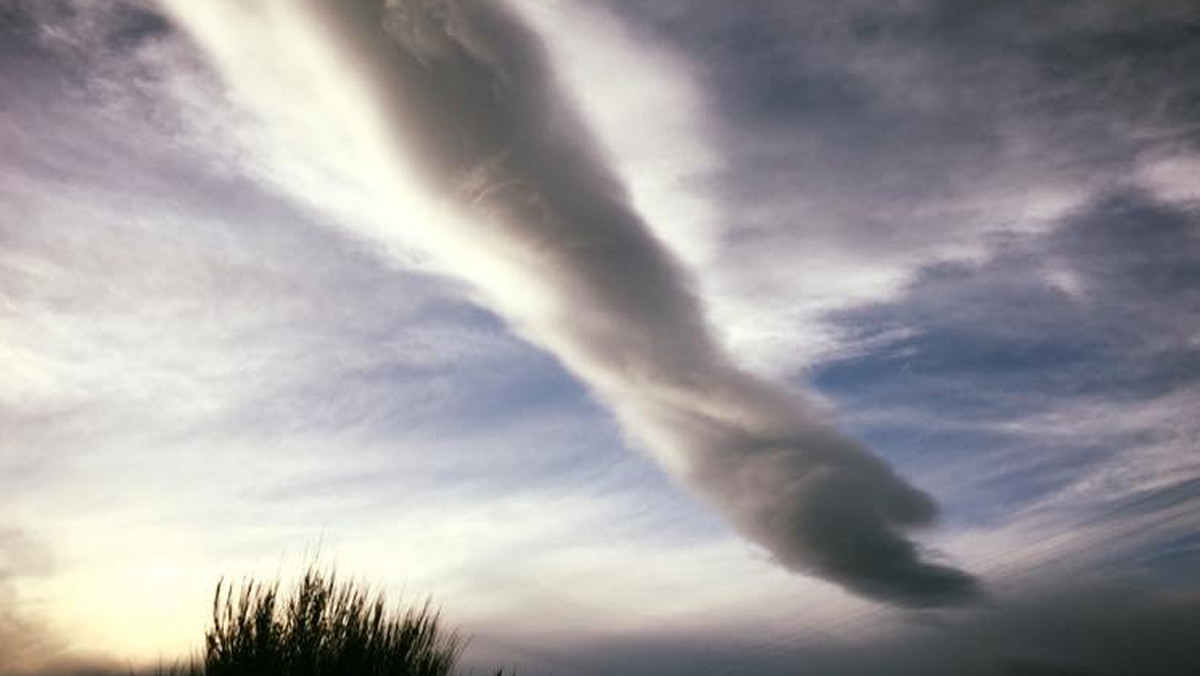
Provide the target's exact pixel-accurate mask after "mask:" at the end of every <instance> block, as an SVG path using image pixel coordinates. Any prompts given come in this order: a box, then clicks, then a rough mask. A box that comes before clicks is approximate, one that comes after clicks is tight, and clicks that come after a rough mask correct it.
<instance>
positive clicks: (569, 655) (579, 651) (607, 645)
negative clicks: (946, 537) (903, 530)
mask: <svg viewBox="0 0 1200 676" xmlns="http://www.w3.org/2000/svg"><path fill="white" fill-rule="evenodd" d="M1198 619H1200V597H1197V596H1196V595H1195V589H1194V587H1192V588H1190V589H1189V590H1182V589H1177V590H1174V591H1166V590H1163V589H1158V588H1155V587H1154V586H1153V585H1147V584H1146V580H1144V579H1142V580H1136V579H1123V580H1109V581H1106V582H1103V583H1094V582H1086V583H1082V582H1081V583H1077V584H1068V585H1061V586H1060V587H1059V588H1057V589H1055V590H1052V591H1049V592H1046V591H1041V592H1039V593H1038V594H1037V595H1036V596H1032V597H1029V596H1014V597H1012V598H1007V599H1000V600H996V601H995V602H993V603H989V604H984V605H982V606H977V607H975V608H973V609H970V610H951V611H931V612H927V613H917V614H908V615H906V616H899V615H886V616H885V615H879V614H877V613H874V612H871V611H867V612H863V613H860V614H859V615H858V616H857V617H852V618H850V619H849V620H847V621H845V622H842V623H840V625H835V626H834V627H832V628H829V629H825V630H820V629H813V628H810V627H806V626H800V627H795V628H793V629H792V630H790V631H785V632H783V633H782V635H773V636H765V637H753V636H751V637H747V636H739V637H736V638H735V637H731V636H730V635H729V634H723V635H722V634H707V633H703V632H692V633H685V632H673V631H671V630H669V629H661V630H660V631H659V632H657V633H652V632H644V633H642V634H639V635H629V636H617V637H592V638H590V639H588V638H582V639H575V640H573V641H572V642H571V643H569V644H567V645H564V646H561V647H560V646H556V645H553V644H543V646H542V648H543V652H542V653H541V654H540V655H536V654H535V655H530V656H529V662H530V663H532V664H536V665H538V667H539V668H543V669H545V670H546V671H554V672H555V673H572V674H579V675H580V676H588V675H590V674H604V673H612V671H613V670H614V669H620V670H621V673H624V674H630V675H631V676H640V675H643V674H644V675H646V676H649V675H651V674H662V673H685V672H694V671H709V672H715V673H754V674H763V675H764V676H773V675H775V674H778V675H779V676H784V675H785V674H795V673H798V672H799V673H809V672H811V673H835V674H842V675H845V676H921V675H923V674H931V673H953V674H962V675H963V676H1009V675H1010V674H1011V675H1014V676H1017V675H1020V676H1051V675H1053V676H1085V675H1086V676H1138V675H1140V674H1147V673H1155V674H1164V676H1185V675H1186V674H1191V673H1193V672H1194V671H1195V670H1196V669H1197V667H1200V650H1197V648H1196V646H1195V642H1194V640H1193V638H1192V637H1193V636H1194V629H1193V627H1194V626H1195V623H1196V621H1197V620H1198ZM839 627H840V629H839ZM861 636H869V637H870V638H869V639H864V638H861ZM539 658H540V659H539Z"/></svg>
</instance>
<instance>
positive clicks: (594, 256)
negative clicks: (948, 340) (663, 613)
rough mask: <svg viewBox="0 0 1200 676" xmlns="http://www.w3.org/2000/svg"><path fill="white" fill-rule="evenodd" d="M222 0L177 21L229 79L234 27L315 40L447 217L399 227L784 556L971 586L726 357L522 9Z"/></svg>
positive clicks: (919, 503) (400, 1)
mask: <svg viewBox="0 0 1200 676" xmlns="http://www.w3.org/2000/svg"><path fill="white" fill-rule="evenodd" d="M206 4H207V3H206ZM223 4H225V5H227V6H225V7H223V8H222V9H220V10H213V9H212V8H211V7H209V8H196V7H195V6H194V5H195V3H184V2H182V1H181V2H178V3H173V8H172V9H173V10H174V13H175V15H176V17H177V18H179V19H180V20H181V22H182V23H183V25H185V26H187V27H188V28H189V29H191V31H192V33H193V34H194V35H195V36H196V37H197V40H198V42H200V43H201V44H202V45H205V46H206V47H208V48H209V49H210V50H211V51H212V53H213V54H214V57H215V59H216V60H217V61H218V62H219V63H220V64H221V66H222V68H223V69H224V71H225V72H226V73H227V74H229V75H231V77H234V78H236V77H238V73H239V68H240V67H241V64H238V63H235V62H234V58H235V55H237V54H238V50H237V49H232V48H230V47H229V42H230V37H229V35H226V33H227V32H228V33H234V32H236V30H235V29H232V28H231V22H232V23H236V22H243V21H254V20H257V21H262V22H267V23H271V22H276V23H278V22H292V23H293V24H294V25H296V26H301V27H304V30H307V31H308V33H306V34H307V35H308V36H309V37H311V38H312V39H313V40H316V41H319V42H323V43H324V44H323V45H318V46H317V47H311V46H306V49H309V48H313V49H318V51H320V50H327V52H326V53H327V55H333V56H334V57H335V58H336V59H337V62H336V63H335V65H334V66H333V67H332V68H329V67H328V66H326V67H323V68H324V69H313V70H312V71H311V72H310V73H309V75H310V76H311V77H312V78H313V82H316V81H318V80H320V78H325V79H326V81H333V80H337V79H339V78H345V79H347V80H354V81H355V82H358V83H359V84H360V85H361V86H360V87H358V88H357V89H353V91H354V92H357V93H358V94H360V95H361V96H362V100H359V101H350V102H349V103H347V104H346V106H345V108H346V109H350V108H353V107H354V106H357V105H363V106H370V107H372V109H373V111H374V112H373V114H374V119H375V120H376V121H377V124H374V125H373V128H372V129H371V130H369V131H368V132H366V137H365V138H367V139H368V141H369V142H371V143H374V144H376V145H377V146H379V147H380V148H381V149H382V151H383V152H384V153H385V154H384V156H385V157H386V160H387V161H388V162H389V163H392V164H394V165H396V166H402V167H405V169H404V170H399V171H397V174H396V175H406V174H407V175H411V176H414V177H415V180H416V182H418V183H420V184H423V185H422V191H423V192H426V193H428V194H431V195H433V196H435V197H436V198H437V199H438V200H442V201H444V202H447V203H449V204H450V205H451V207H449V209H451V210H452V212H453V213H452V214H449V215H446V214H444V215H445V217H444V218H441V219H433V220H431V221H429V222H423V223H419V224H415V223H408V224H405V223H396V224H395V226H394V227H396V228H410V229H411V228H419V229H424V230H432V229H441V230H443V231H445V234H446V237H445V238H442V239H439V238H438V237H433V238H425V241H426V244H427V245H429V242H433V244H432V245H431V248H432V249H433V251H432V253H433V254H434V255H435V256H437V257H438V258H439V259H441V260H442V262H443V263H444V264H445V265H446V267H447V268H449V269H450V270H451V271H452V272H454V273H455V274H458V275H460V276H462V277H464V278H466V279H467V280H469V281H470V282H472V283H473V284H474V285H476V286H477V287H478V288H479V290H480V293H481V294H482V295H483V296H484V298H485V299H486V302H488V303H489V304H490V305H492V306H493V307H495V308H496V309H498V310H499V311H500V312H501V313H502V314H503V315H504V316H505V317H507V318H508V320H509V321H510V322H512V324H513V326H514V327H515V328H516V329H517V330H518V331H519V332H521V333H522V334H523V335H524V336H526V337H527V338H528V339H530V340H531V341H532V342H534V343H536V344H539V345H541V346H543V347H545V348H546V349H548V350H549V351H551V352H552V353H553V354H555V355H556V356H557V357H558V358H559V359H560V360H561V361H562V362H563V363H564V364H565V365H566V366H567V367H568V368H569V369H570V370H571V371H572V372H573V373H575V374H576V375H577V376H579V377H580V378H581V379H582V380H584V381H585V382H586V383H588V385H589V386H590V387H591V388H592V389H593V390H594V392H595V393H596V394H597V395H598V396H599V397H600V398H601V399H603V400H604V401H605V402H607V403H608V404H609V405H610V406H611V407H612V409H613V410H614V411H615V413H616V415H617V416H618V418H619V419H620V420H621V422H622V423H623V425H624V426H625V427H626V429H627V430H629V431H630V432H631V433H632V434H633V435H634V436H635V437H637V438H638V440H639V441H640V442H641V443H642V444H644V445H645V446H647V447H649V448H650V449H652V451H653V452H654V453H655V455H656V457H657V458H658V459H659V460H660V462H661V464H662V465H663V466H664V467H665V468H666V469H667V470H668V471H670V472H671V473H672V475H674V476H675V477H677V478H678V479H679V480H680V481H681V482H683V483H684V484H685V485H687V486H688V487H690V488H691V489H692V490H694V491H695V492H696V493H697V494H698V495H700V496H701V497H702V498H704V499H705V500H707V501H708V502H710V503H711V504H713V505H714V506H715V507H716V508H717V509H718V510H719V511H720V512H721V513H722V514H723V515H724V516H725V517H726V518H727V519H728V520H729V521H730V522H731V523H732V524H733V525H734V527H736V528H737V529H738V530H739V531H740V532H741V533H742V534H744V535H745V536H746V537H748V538H749V539H751V540H753V541H755V542H757V543H759V544H761V545H762V546H764V547H766V549H767V550H769V551H770V552H771V554H772V555H773V556H774V558H775V559H776V560H778V562H779V563H781V564H782V565H784V566H786V567H788V568H790V569H792V570H795V571H800V572H805V573H813V574H816V575H820V576H822V577H824V578H826V579H828V580H831V581H833V582H836V583H838V584H840V585H842V586H844V587H846V588H848V589H851V590H853V591H856V592H858V593H861V594H866V595H869V596H873V597H876V598H880V599H886V600H890V601H894V602H898V603H903V604H912V605H926V604H934V603H942V602H948V601H954V600H961V599H964V598H968V597H970V596H971V595H973V594H974V593H975V591H976V588H975V587H976V585H975V582H974V580H973V579H972V578H971V577H970V576H969V575H967V574H965V573H963V572H961V571H959V570H956V569H954V568H952V567H950V566H947V565H942V564H938V563H932V562H928V561H925V560H922V557H921V554H920V552H919V550H918V548H917V546H916V545H915V544H914V543H913V542H912V541H910V540H909V539H908V538H907V536H906V532H907V531H908V530H909V529H911V528H914V527H919V526H925V525H928V524H930V523H931V522H932V521H933V520H934V519H935V517H936V514H937V508H936V505H935V504H934V502H933V501H932V500H931V498H930V497H929V496H928V495H926V494H925V493H923V492H921V491H920V490H918V489H916V488H914V487H913V486H911V485H909V484H907V483H906V482H905V481H904V480H903V479H901V478H900V477H899V476H897V475H896V474H895V473H894V472H893V471H892V470H891V469H890V468H889V467H888V466H887V465H886V464H885V463H884V462H883V461H881V460H879V459H878V458H876V457H874V456H872V455H871V454H870V453H869V452H868V451H867V450H866V449H864V448H863V447H862V446H861V445H859V444H857V443H855V442H854V441H852V440H850V439H848V438H846V437H844V436H842V435H841V434H839V433H838V432H837V431H836V430H835V429H833V428H832V427H831V426H830V424H828V422H826V421H825V420H823V419H822V417H821V415H820V414H819V413H818V412H817V411H816V410H815V409H814V408H813V407H812V406H811V405H809V404H806V403H805V402H803V401H798V400H797V399H796V398H795V397H794V396H793V395H792V394H791V393H789V392H786V391H785V390H784V389H782V388H780V387H776V386H775V385H773V384H771V383H768V382H764V381H763V380H761V379H759V378H756V377H754V376H751V375H749V374H748V373H747V372H745V371H744V370H742V369H739V367H738V366H737V365H736V364H735V363H734V361H733V360H732V359H731V358H730V356H729V355H728V354H727V353H726V352H725V351H724V350H723V348H722V347H721V345H719V344H718V342H717V340H716V339H715V338H714V337H713V334H712V332H711V331H710V329H709V327H708V326H707V325H706V320H705V315H704V310H703V308H702V307H701V304H700V302H699V300H698V299H697V298H696V297H695V295H694V294H693V292H692V290H691V284H690V282H689V280H688V278H687V275H686V273H685V272H684V271H683V270H682V269H681V268H680V266H679V265H677V264H676V262H675V261H674V260H673V258H672V255H671V254H670V253H669V252H668V251H667V250H666V248H665V247H664V246H663V245H662V244H661V243H660V242H659V241H657V240H656V239H655V237H654V236H653V235H652V234H651V232H650V230H649V229H648V227H647V225H646V224H645V223H644V222H643V221H642V219H641V217H640V216H639V215H638V214H637V213H635V211H634V210H633V209H632V208H631V206H630V203H629V200H628V199H627V196H626V194H625V192H624V190H623V188H622V185H621V182H620V180H619V179H618V177H616V176H614V175H613V173H612V172H611V171H609V170H608V169H607V167H606V164H605V161H604V160H603V159H602V157H601V153H600V152H599V151H598V150H597V148H596V147H595V146H594V144H593V143H592V142H591V141H590V140H589V135H588V133H587V131H586V129H585V128H584V125H583V124H582V122H581V121H580V119H579V116H578V115H577V114H576V113H575V112H574V111H573V110H572V109H571V106H570V105H569V103H568V102H567V99H566V97H565V96H563V95H562V94H561V93H560V92H559V91H557V89H556V86H555V83H554V77H553V74H552V73H551V71H550V69H549V67H548V66H547V63H546V59H545V57H544V55H543V53H542V51H541V48H540V46H539V43H538V41H537V39H536V38H535V37H534V36H533V35H532V34H531V33H530V32H529V31H528V30H526V29H525V28H524V27H523V26H522V25H521V24H520V23H519V22H518V21H517V20H516V19H515V18H514V17H513V16H511V15H509V14H508V13H506V12H504V11H502V10H501V9H500V8H499V7H498V6H497V5H496V3H487V2H472V1H459V0H446V1H433V2H430V1H423V0H393V1H389V2H384V1H383V0H356V1H354V2H339V3H332V2H316V1H312V2H303V3H300V2H269V1H264V2H257V3H252V4H250V5H247V4H245V3H241V2H229V3H223ZM189 5H192V6H189ZM222 22H224V23H222ZM284 33H285V31H279V32H278V34H284ZM245 36H246V38H245V39H248V40H249V39H267V38H264V37H262V36H260V35H254V34H253V32H252V31H251V32H247V33H245ZM269 57H270V58H272V59H288V58H292V57H294V55H291V54H289V53H287V52H286V50H282V49H280V50H275V51H274V52H273V53H270V54H269ZM319 85H320V83H318V84H314V85H313V86H314V90H315V88H316V87H318V86H319ZM344 91H348V90H343V92H344ZM307 94H308V92H306V91H304V90H303V89H300V90H297V91H296V95H298V96H305V95H307ZM294 104H295V105H306V103H305V101H304V100H303V99H301V98H297V99H296V100H295V101H294ZM327 122H328V124H329V125H330V126H331V127H334V128H337V127H338V126H339V125H347V126H349V125H350V122H349V121H348V120H344V119H343V120H339V119H337V118H330V119H328V120H327ZM339 131H340V130H339ZM376 178H377V177H376ZM368 182H370V181H368ZM393 189H394V190H395V191H396V192H398V193H399V192H403V191H404V190H406V189H411V186H404V185H396V186H393ZM398 199H399V198H398ZM446 213H447V214H448V212H446ZM366 234H374V233H366ZM418 237H420V236H419V235H418ZM438 242H441V243H442V244H441V245H440V249H439V244H438Z"/></svg>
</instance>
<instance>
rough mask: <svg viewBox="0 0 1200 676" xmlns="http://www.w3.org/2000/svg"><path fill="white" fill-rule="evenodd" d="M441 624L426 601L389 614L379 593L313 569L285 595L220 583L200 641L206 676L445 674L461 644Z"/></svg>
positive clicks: (273, 588)
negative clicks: (202, 641)
mask: <svg viewBox="0 0 1200 676" xmlns="http://www.w3.org/2000/svg"><path fill="white" fill-rule="evenodd" d="M439 619H440V618H439V613H438V611H437V610H436V609H434V608H433V607H432V606H431V605H430V603H429V601H425V602H424V603H423V604H421V605H418V606H411V607H409V608H407V609H403V610H401V609H392V608H389V606H388V605H387V603H386V601H385V599H384V597H383V595H382V594H380V593H371V592H370V591H369V590H367V589H365V588H363V587H362V586H360V585H356V584H354V583H352V582H344V581H339V580H338V579H337V577H336V574H335V573H334V572H332V571H331V572H329V573H325V572H323V571H321V570H320V569H319V568H318V567H317V566H316V565H310V566H309V568H308V570H307V571H305V573H304V576H303V577H302V578H301V579H300V581H299V582H298V583H297V585H296V588H295V589H294V590H293V591H292V593H291V595H290V596H287V597H283V596H281V595H280V593H279V583H278V582H276V583H272V584H264V583H262V582H259V581H256V580H249V581H247V582H244V583H243V584H242V585H241V586H240V587H235V586H234V585H233V584H229V583H226V582H225V581H224V580H222V581H220V582H218V584H217V590H216V593H215V594H214V595H213V606H212V626H211V627H210V628H209V630H208V631H207V633H206V634H205V637H204V638H205V645H204V657H203V665H204V666H203V674H204V676H343V675H345V676H447V675H449V674H451V673H452V671H453V669H454V664H455V662H456V661H457V660H458V657H459V655H460V654H461V653H462V649H463V647H464V641H463V640H462V638H461V637H459V635H458V634H457V633H455V632H447V631H445V630H443V629H442V627H441V625H440V624H439ZM196 671H197V670H196V669H194V668H193V669H190V670H188V671H186V672H185V670H180V672H184V673H190V674H196ZM197 676H198V675H197Z"/></svg>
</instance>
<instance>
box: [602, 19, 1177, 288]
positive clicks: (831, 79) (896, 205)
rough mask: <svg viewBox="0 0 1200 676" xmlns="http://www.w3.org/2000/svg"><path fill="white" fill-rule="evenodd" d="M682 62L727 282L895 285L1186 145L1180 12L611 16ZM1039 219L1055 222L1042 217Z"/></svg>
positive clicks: (1083, 197) (799, 285)
mask: <svg viewBox="0 0 1200 676" xmlns="http://www.w3.org/2000/svg"><path fill="white" fill-rule="evenodd" d="M607 6H609V7H610V8H611V9H612V11H614V12H616V13H618V14H619V15H621V16H622V17H624V18H625V19H626V20H627V23H628V24H629V25H630V26H632V27H634V28H637V29H640V30H641V31H642V34H643V35H644V36H645V37H646V39H648V40H655V41H663V40H665V41H666V42H667V43H669V44H671V45H673V46H675V47H676V48H677V49H678V50H680V51H681V52H682V53H684V54H686V55H687V57H689V59H691V61H692V62H694V63H695V64H696V68H697V70H698V71H699V72H700V73H701V78H702V80H703V81H704V82H705V83H706V84H707V85H708V88H709V90H710V91H711V92H713V95H712V101H713V107H714V120H713V123H712V124H711V128H713V129H714V130H716V142H717V143H718V144H719V148H720V153H721V156H722V157H723V159H724V161H725V162H726V164H727V168H726V170H725V171H723V172H721V174H720V176H718V177H716V178H715V179H714V181H713V184H714V186H715V190H716V193H717V194H718V195H719V196H720V197H719V200H720V204H721V207H722V211H723V220H724V221H725V223H726V224H727V226H728V228H729V232H728V234H727V237H726V247H725V249H724V250H723V252H722V258H723V259H724V260H729V261H732V264H731V267H735V266H734V265H733V264H737V265H739V266H740V267H741V269H740V270H735V272H732V273H731V274H733V275H736V276H740V277H748V278H750V279H751V281H750V282H747V284H751V283H752V280H753V279H754V277H755V266H756V263H758V264H760V265H761V261H765V260H772V261H775V262H776V263H778V262H779V261H780V257H784V258H785V259H788V260H791V261H792V263H793V265H794V266H795V267H796V269H797V273H796V278H797V282H796V283H795V284H794V285H793V286H791V287H786V288H783V289H782V291H781V292H785V293H790V294H791V295H792V296H793V297H804V295H805V293H806V290H805V287H804V285H803V280H804V276H803V271H804V269H805V268H806V267H809V266H814V265H820V264H821V263H822V262H823V261H824V260H826V259H829V258H831V257H837V258H841V257H843V256H852V257H854V259H855V260H870V261H871V262H872V264H874V265H875V266H898V267H899V268H901V269H910V267H911V266H913V265H916V266H919V265H921V264H924V263H927V262H928V261H929V260H936V259H946V258H952V257H955V256H960V255H961V254H962V253H963V251H970V250H972V249H974V248H976V247H978V246H981V238H985V237H986V236H987V235H988V233H994V232H999V231H1011V230H1014V229H1016V230H1025V229H1028V228H1029V227H1030V226H1031V225H1032V223H1036V222H1037V221H1038V220H1039V219H1042V220H1044V218H1045V217H1046V215H1044V214H1042V213H1039V212H1042V211H1047V212H1054V211H1055V210H1057V209H1059V208H1061V207H1062V206H1064V205H1065V206H1069V205H1071V204H1073V203H1077V202H1078V201H1086V200H1087V199H1089V198H1090V197H1091V196H1092V195H1093V194H1094V193H1095V192H1096V191H1105V190H1108V189H1110V188H1111V187H1112V184H1113V183H1115V182H1121V181H1123V180H1125V179H1127V178H1128V176H1129V174H1130V172H1131V171H1132V170H1133V169H1135V167H1136V166H1137V165H1139V164H1140V163H1143V162H1146V161H1149V159H1150V158H1152V157H1154V156H1156V155H1159V154H1161V155H1174V154H1180V153H1193V152H1195V150H1196V148H1197V143H1198V141H1200V126H1198V123H1197V119H1200V86H1198V85H1197V83H1196V79H1195V78H1194V77H1192V75H1191V73H1193V72H1195V71H1196V70H1197V69H1198V68H1200V47H1198V45H1200V40H1197V35H1198V31H1200V15H1198V13H1197V8H1196V6H1195V3H1191V2H1180V1H1174V0H1163V1H1161V2H1149V3H1138V4H1137V5H1136V6H1134V5H1131V4H1129V3H1103V2H1086V1H1085V2H1063V3H1053V4H1047V3H1039V2H992V1H989V0H979V1H967V2H954V1H942V0H917V1H913V2H901V3H896V2H878V1H871V0H866V1H861V2H845V3H838V4H837V6H835V7H831V6H829V4H828V3H822V2H806V1H798V2H791V1H789V0H781V1H772V0H768V1H766V2H760V3H755V6H754V10H753V11H747V10H746V9H745V8H744V7H742V6H740V5H730V4H726V3H680V2H672V1H670V0H666V1H660V2H638V3H624V2H612V3H608V5H607ZM1048 215H1049V217H1050V218H1054V217H1056V216H1057V215H1056V214H1055V213H1049V214H1048Z"/></svg>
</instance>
